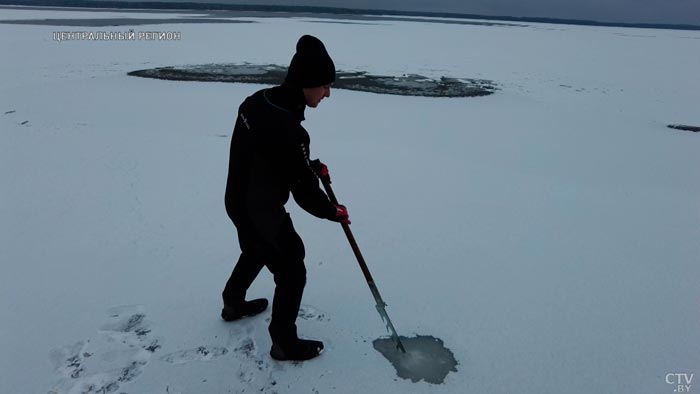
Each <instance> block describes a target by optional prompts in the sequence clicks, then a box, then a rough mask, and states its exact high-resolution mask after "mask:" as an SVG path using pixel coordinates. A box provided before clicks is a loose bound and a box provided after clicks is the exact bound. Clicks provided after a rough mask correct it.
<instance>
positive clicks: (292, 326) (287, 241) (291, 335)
mask: <svg viewBox="0 0 700 394" xmlns="http://www.w3.org/2000/svg"><path fill="white" fill-rule="evenodd" d="M234 224H235V225H236V229H237V230H238V242H239V243H240V246H241V256H240V258H239V259H238V263H236V266H235V267H234V269H233V272H232V273H231V277H230V278H229V280H228V282H227V283H226V287H225V288H224V291H223V294H222V295H223V299H224V303H225V304H227V305H231V306H235V305H236V304H239V303H242V302H243V301H244V300H245V295H246V291H247V290H248V288H249V287H250V285H251V284H252V283H253V280H255V278H256V277H257V276H258V274H259V273H260V270H262V267H263V266H267V268H268V269H269V270H270V272H271V273H272V275H273V276H274V279H275V285H276V287H275V296H274V299H273V301H272V321H271V322H270V327H269V330H270V336H271V337H272V341H273V342H275V343H278V344H285V343H289V342H292V341H295V340H296V339H297V338H298V337H297V327H296V319H297V315H298V314H299V307H300V305H301V297H302V294H303V293H304V286H305V285H306V267H305V266H304V254H305V251H304V243H303V242H302V241H301V238H300V237H299V234H297V233H296V231H295V230H294V226H293V225H292V220H291V218H290V217H289V215H287V216H286V218H285V220H284V222H283V224H282V227H281V229H280V231H279V233H278V234H277V236H276V237H275V239H264V237H263V236H262V235H260V233H259V232H258V231H256V230H255V228H254V227H253V226H252V224H251V223H249V222H247V221H244V222H241V221H234Z"/></svg>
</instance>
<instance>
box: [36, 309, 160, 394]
mask: <svg viewBox="0 0 700 394" xmlns="http://www.w3.org/2000/svg"><path fill="white" fill-rule="evenodd" d="M107 315H108V320H107V322H106V323H105V324H103V325H102V326H101V327H100V329H99V330H98V332H99V333H100V334H101V335H100V336H98V337H97V339H95V340H94V341H91V340H89V339H86V340H83V341H78V342H76V343H74V344H72V345H68V346H61V347H58V348H55V349H53V350H51V351H50V352H49V358H50V360H51V362H52V364H53V366H54V371H55V372H56V374H57V375H59V379H58V381H57V382H56V383H55V384H54V386H53V387H52V388H51V390H49V391H48V394H90V393H101V394H107V393H116V392H117V390H119V388H120V386H121V385H123V384H126V383H129V382H131V381H133V380H134V379H136V378H137V377H139V376H140V375H141V374H142V373H143V371H144V369H145V367H146V365H147V364H148V362H149V361H150V359H151V355H152V354H153V353H154V352H155V351H156V350H157V349H158V348H160V345H159V344H158V340H157V339H153V338H151V324H150V323H149V322H148V321H147V320H146V314H145V313H144V308H143V306H140V305H127V306H120V307H115V308H111V309H109V310H108V311H107Z"/></svg>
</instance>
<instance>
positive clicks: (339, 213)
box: [331, 204, 350, 224]
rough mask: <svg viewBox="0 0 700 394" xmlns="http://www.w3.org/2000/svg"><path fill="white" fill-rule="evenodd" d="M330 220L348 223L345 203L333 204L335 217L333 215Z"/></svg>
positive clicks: (348, 218)
mask: <svg viewBox="0 0 700 394" xmlns="http://www.w3.org/2000/svg"><path fill="white" fill-rule="evenodd" d="M331 220H332V221H334V222H339V223H344V224H350V215H348V209H347V208H345V205H340V204H336V205H335V217H333V218H332V219H331Z"/></svg>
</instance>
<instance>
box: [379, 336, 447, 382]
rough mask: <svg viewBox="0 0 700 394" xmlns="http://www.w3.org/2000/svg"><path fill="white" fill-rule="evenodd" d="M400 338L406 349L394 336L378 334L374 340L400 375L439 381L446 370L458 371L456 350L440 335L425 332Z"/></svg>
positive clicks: (412, 379)
mask: <svg viewBox="0 0 700 394" xmlns="http://www.w3.org/2000/svg"><path fill="white" fill-rule="evenodd" d="M400 338H401V343H402V344H403V346H404V348H406V353H402V352H401V351H399V350H398V349H397V348H396V344H395V343H394V341H393V340H392V339H391V338H379V339H375V340H374V342H373V344H374V348H375V349H376V350H377V351H378V352H379V353H381V354H382V355H383V356H384V357H386V359H387V360H389V362H390V363H391V364H392V365H393V366H394V368H396V374H397V375H398V376H399V377H400V378H404V379H411V381H412V382H418V381H421V380H425V381H426V382H428V383H433V384H440V383H443V382H444V381H445V377H447V374H449V373H450V372H457V364H458V363H457V360H456V359H455V357H454V354H452V351H451V350H450V349H448V348H446V347H445V345H444V344H443V342H442V341H441V340H440V339H438V338H434V337H432V336H423V335H418V336H416V337H414V338H407V337H403V336H402V337H400Z"/></svg>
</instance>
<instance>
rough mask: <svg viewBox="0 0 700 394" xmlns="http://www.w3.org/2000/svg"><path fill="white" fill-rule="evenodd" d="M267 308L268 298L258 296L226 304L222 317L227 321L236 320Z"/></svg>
mask: <svg viewBox="0 0 700 394" xmlns="http://www.w3.org/2000/svg"><path fill="white" fill-rule="evenodd" d="M265 309H267V300H266V299H264V298H258V299H255V300H252V301H244V302H243V303H242V304H238V305H226V304H224V309H222V310H221V318H222V319H224V320H225V321H234V320H238V319H242V318H244V317H248V316H255V315H257V314H258V313H261V312H262V311H264V310H265Z"/></svg>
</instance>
